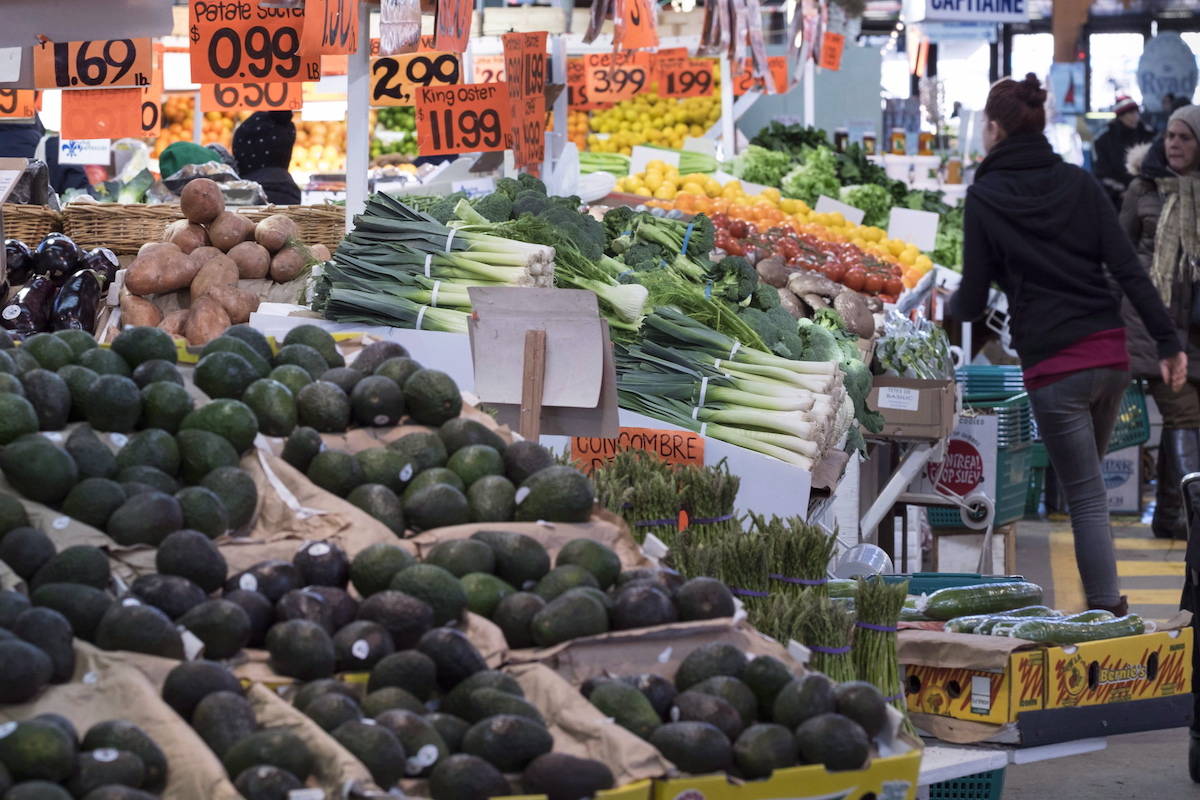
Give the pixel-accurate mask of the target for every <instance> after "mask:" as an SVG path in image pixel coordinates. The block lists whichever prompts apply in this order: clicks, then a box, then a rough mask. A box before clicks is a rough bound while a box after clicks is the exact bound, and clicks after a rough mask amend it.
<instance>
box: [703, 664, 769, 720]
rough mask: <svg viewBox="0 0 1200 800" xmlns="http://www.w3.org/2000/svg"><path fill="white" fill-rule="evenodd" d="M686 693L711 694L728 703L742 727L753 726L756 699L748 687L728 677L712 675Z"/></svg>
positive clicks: (756, 709)
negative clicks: (737, 715) (734, 710)
mask: <svg viewBox="0 0 1200 800" xmlns="http://www.w3.org/2000/svg"><path fill="white" fill-rule="evenodd" d="M688 691H692V692H700V693H702V694H711V695H713V696H714V697H719V698H721V699H722V700H724V701H725V702H727V703H729V704H730V705H731V706H733V707H734V708H735V709H737V712H738V714H740V715H741V717H742V725H743V727H745V726H749V725H753V724H754V720H755V718H756V717H757V716H758V698H757V697H755V695H754V692H752V691H751V690H750V687H749V686H747V685H746V684H744V683H742V682H741V681H740V680H738V679H737V678H732V677H730V676H728V675H714V676H712V677H711V678H707V679H705V680H702V681H700V682H699V683H696V684H693V685H692V686H691V687H689V689H688Z"/></svg>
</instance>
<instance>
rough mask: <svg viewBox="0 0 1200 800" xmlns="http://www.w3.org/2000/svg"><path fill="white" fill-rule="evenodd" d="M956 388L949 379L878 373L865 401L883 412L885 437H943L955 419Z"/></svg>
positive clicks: (936, 438) (948, 432)
mask: <svg viewBox="0 0 1200 800" xmlns="http://www.w3.org/2000/svg"><path fill="white" fill-rule="evenodd" d="M956 402H957V398H956V388H955V383H954V381H952V380H944V381H925V380H918V379H916V378H893V377H888V376H879V377H876V378H875V379H874V381H873V382H872V385H871V393H870V394H869V395H868V396H867V405H868V406H869V407H870V408H872V409H875V410H876V411H878V412H879V413H880V414H882V415H883V420H884V423H883V431H882V432H880V433H878V434H873V435H874V436H876V437H879V438H885V439H928V440H933V441H936V440H938V439H944V438H946V437H947V436H948V435H949V434H950V431H952V430H954V425H955V423H956V422H957V421H958V420H957V415H956V414H955V404H956Z"/></svg>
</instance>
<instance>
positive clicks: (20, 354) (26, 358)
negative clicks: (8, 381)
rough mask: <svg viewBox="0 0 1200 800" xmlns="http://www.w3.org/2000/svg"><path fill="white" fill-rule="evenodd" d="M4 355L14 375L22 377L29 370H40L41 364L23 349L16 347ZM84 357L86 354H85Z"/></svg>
mask: <svg viewBox="0 0 1200 800" xmlns="http://www.w3.org/2000/svg"><path fill="white" fill-rule="evenodd" d="M6 355H8V356H9V359H10V360H11V361H12V364H13V374H14V375H18V376H20V375H24V374H25V373H26V372H29V371H30V370H31V369H41V368H42V365H41V363H40V362H39V361H38V360H37V359H36V358H34V357H33V355H32V354H31V353H30V352H29V351H28V350H26V349H25V348H24V347H18V348H16V349H15V350H9V351H8V353H6ZM84 355H87V354H86V353H85V354H84Z"/></svg>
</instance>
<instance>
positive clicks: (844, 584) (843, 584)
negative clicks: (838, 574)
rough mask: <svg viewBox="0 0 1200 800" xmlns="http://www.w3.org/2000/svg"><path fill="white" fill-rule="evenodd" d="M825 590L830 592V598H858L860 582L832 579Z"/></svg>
mask: <svg viewBox="0 0 1200 800" xmlns="http://www.w3.org/2000/svg"><path fill="white" fill-rule="evenodd" d="M825 588H826V589H828V590H829V596H830V597H856V596H857V595H858V581H852V580H848V579H846V578H830V579H829V582H828V583H826V584H825Z"/></svg>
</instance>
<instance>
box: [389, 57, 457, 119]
mask: <svg viewBox="0 0 1200 800" xmlns="http://www.w3.org/2000/svg"><path fill="white" fill-rule="evenodd" d="M457 83H462V61H461V59H460V58H459V55H458V53H408V54H407V55H402V56H380V57H379V58H373V59H371V105H373V106H411V105H415V104H416V92H417V89H418V88H421V87H423V86H453V85H454V84H457Z"/></svg>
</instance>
